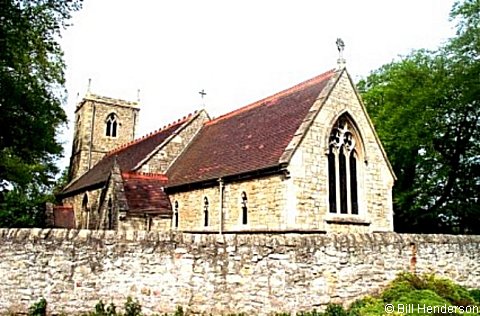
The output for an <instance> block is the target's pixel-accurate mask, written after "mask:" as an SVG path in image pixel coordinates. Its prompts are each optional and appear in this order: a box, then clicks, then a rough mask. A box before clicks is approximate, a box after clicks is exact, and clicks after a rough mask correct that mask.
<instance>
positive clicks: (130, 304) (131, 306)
mask: <svg viewBox="0 0 480 316" xmlns="http://www.w3.org/2000/svg"><path fill="white" fill-rule="evenodd" d="M139 315H142V305H140V303H139V302H138V300H135V301H134V300H133V299H132V298H131V297H130V296H129V297H128V298H127V302H125V316H139Z"/></svg>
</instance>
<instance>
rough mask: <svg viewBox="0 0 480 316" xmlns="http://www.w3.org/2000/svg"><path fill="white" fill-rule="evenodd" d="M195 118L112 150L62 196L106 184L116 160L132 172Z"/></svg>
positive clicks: (122, 168) (193, 115) (125, 169)
mask: <svg viewBox="0 0 480 316" xmlns="http://www.w3.org/2000/svg"><path fill="white" fill-rule="evenodd" d="M195 116H196V115H195V114H190V115H189V116H186V117H184V118H183V119H181V120H178V121H177V122H175V123H172V124H170V125H168V126H166V127H164V128H162V129H160V130H158V131H155V132H153V133H150V134H149V135H146V136H144V137H142V138H140V139H137V140H134V141H132V142H130V143H127V144H125V145H123V146H121V147H119V148H117V149H114V150H112V151H111V152H109V153H108V154H106V155H105V157H103V159H102V160H100V161H99V162H98V163H97V164H96V165H95V166H93V168H92V169H90V170H89V171H87V172H86V173H84V174H83V175H82V176H80V177H79V178H78V179H77V180H74V181H73V182H72V183H71V184H69V185H68V186H67V187H66V188H65V189H64V190H63V192H62V193H60V195H63V196H65V195H69V194H71V193H74V192H76V191H79V190H82V189H85V188H88V187H91V186H94V185H97V184H101V183H104V182H105V181H107V179H108V176H109V175H110V171H111V170H112V166H113V163H114V160H115V159H116V160H117V163H118V165H119V167H120V170H122V171H131V170H132V169H134V168H135V167H136V166H137V164H138V163H139V162H141V161H142V160H144V159H145V157H147V156H148V155H149V154H150V153H152V152H153V151H155V150H157V149H158V147H159V146H160V145H161V144H162V143H164V142H165V141H166V140H168V138H169V137H170V136H172V135H174V134H175V132H177V131H178V130H180V129H181V128H182V126H184V125H186V124H187V123H188V122H189V121H190V120H191V119H193V118H194V117H195Z"/></svg>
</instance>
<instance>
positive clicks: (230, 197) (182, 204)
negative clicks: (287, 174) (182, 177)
mask: <svg viewBox="0 0 480 316" xmlns="http://www.w3.org/2000/svg"><path fill="white" fill-rule="evenodd" d="M219 185H220V184H217V185H216V186H210V187H205V188H198V189H193V190H190V191H187V192H176V193H170V192H169V197H170V201H171V202H172V209H173V208H174V207H175V206H174V205H175V202H178V206H179V208H178V214H179V227H178V229H180V230H183V231H193V230H195V231H202V230H203V231H216V232H218V231H219V222H220V214H219V210H220V188H219ZM285 190H286V186H285V181H284V180H283V176H282V175H271V176H265V177H263V178H255V179H249V180H243V181H235V182H225V183H224V189H223V215H222V217H223V221H222V230H223V231H243V230H262V231H271V230H277V231H278V230H280V229H286V228H290V226H289V225H288V224H289V223H288V221H287V216H286V209H285V208H286V191H285ZM242 192H245V194H246V196H247V217H248V218H247V224H245V225H244V224H243V223H242ZM205 197H206V198H207V199H208V226H204V218H205V217H204V214H205V212H204V208H205V204H204V201H205Z"/></svg>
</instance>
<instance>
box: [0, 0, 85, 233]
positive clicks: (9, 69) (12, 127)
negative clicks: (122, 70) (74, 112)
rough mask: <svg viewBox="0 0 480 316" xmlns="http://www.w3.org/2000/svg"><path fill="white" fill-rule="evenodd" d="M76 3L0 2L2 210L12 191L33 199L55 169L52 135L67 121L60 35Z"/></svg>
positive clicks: (57, 151) (55, 146) (55, 142)
mask: <svg viewBox="0 0 480 316" xmlns="http://www.w3.org/2000/svg"><path fill="white" fill-rule="evenodd" d="M80 6H81V1H80V0H74V1H62V0H2V1H0V126H2V128H1V129H0V214H2V213H3V215H5V214H4V213H6V212H7V213H8V212H10V213H11V211H12V210H11V209H10V205H9V203H10V202H11V201H12V196H16V195H18V194H20V195H21V194H26V195H25V196H24V197H25V198H27V199H30V198H31V200H32V201H33V200H35V199H36V198H35V197H34V196H36V195H37V193H42V191H43V190H44V189H45V188H49V187H50V186H51V185H52V182H53V181H52V180H53V177H54V175H55V173H56V172H58V170H57V168H56V166H55V159H56V158H57V157H59V155H60V154H61V152H62V146H61V144H60V143H59V142H58V140H57V139H56V138H55V135H56V131H57V128H58V127H59V126H60V125H61V124H63V123H65V122H66V116H65V113H64V111H63V109H62V107H61V104H62V102H63V100H64V96H65V89H64V88H63V85H64V72H63V70H64V68H65V64H64V61H63V52H62V50H61V48H60V44H59V43H58V39H59V38H60V36H61V31H62V30H63V29H64V28H65V27H66V26H67V25H66V21H67V20H68V19H69V18H70V17H71V12H73V11H75V10H78V9H79V8H80ZM33 187H35V188H33ZM9 191H11V192H9ZM32 191H33V192H35V193H34V196H31V195H30V194H31V193H32ZM17 198H19V197H18V196H17ZM18 212H19V213H18V214H17V215H18V216H23V215H25V214H26V213H24V214H22V212H21V210H18ZM27 213H28V212H27ZM5 224H6V223H2V222H0V225H5ZM32 224H33V223H32Z"/></svg>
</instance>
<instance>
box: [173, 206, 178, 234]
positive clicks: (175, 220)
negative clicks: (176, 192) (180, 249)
mask: <svg viewBox="0 0 480 316" xmlns="http://www.w3.org/2000/svg"><path fill="white" fill-rule="evenodd" d="M173 216H174V217H173V220H174V225H175V228H178V222H179V218H178V201H175V204H174V210H173Z"/></svg>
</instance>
